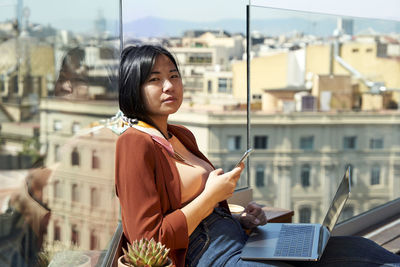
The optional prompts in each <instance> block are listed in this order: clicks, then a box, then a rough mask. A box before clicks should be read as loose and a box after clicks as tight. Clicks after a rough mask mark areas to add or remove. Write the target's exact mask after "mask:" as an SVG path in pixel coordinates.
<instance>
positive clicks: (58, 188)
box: [53, 181, 61, 198]
mask: <svg viewBox="0 0 400 267" xmlns="http://www.w3.org/2000/svg"><path fill="white" fill-rule="evenodd" d="M53 196H54V198H61V183H60V181H54V195H53Z"/></svg>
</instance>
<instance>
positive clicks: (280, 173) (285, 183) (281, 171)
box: [275, 163, 292, 209]
mask: <svg viewBox="0 0 400 267" xmlns="http://www.w3.org/2000/svg"><path fill="white" fill-rule="evenodd" d="M291 167H292V166H291V165H290V164H287V163H278V164H277V165H276V166H275V169H276V170H277V172H276V173H277V179H276V182H277V183H276V184H277V189H278V192H277V207H279V208H284V209H291V199H292V198H291V195H292V187H291V177H290V174H291Z"/></svg>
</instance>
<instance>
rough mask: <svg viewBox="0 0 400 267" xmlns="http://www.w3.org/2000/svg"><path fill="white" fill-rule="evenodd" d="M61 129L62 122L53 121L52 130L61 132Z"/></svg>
mask: <svg viewBox="0 0 400 267" xmlns="http://www.w3.org/2000/svg"><path fill="white" fill-rule="evenodd" d="M61 129H62V122H61V121H60V120H54V121H53V130H54V131H55V132H58V131H61Z"/></svg>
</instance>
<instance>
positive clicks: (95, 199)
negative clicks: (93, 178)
mask: <svg viewBox="0 0 400 267" xmlns="http://www.w3.org/2000/svg"><path fill="white" fill-rule="evenodd" d="M90 206H91V207H92V208H94V207H98V206H99V191H98V190H97V188H95V187H92V188H91V189H90Z"/></svg>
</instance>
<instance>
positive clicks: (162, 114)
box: [141, 55, 183, 121]
mask: <svg viewBox="0 0 400 267" xmlns="http://www.w3.org/2000/svg"><path fill="white" fill-rule="evenodd" d="M141 90H142V95H143V101H144V104H145V107H146V111H147V112H148V114H149V116H150V118H152V119H153V120H155V121H157V120H158V119H160V118H164V119H165V118H168V115H170V114H173V113H175V112H176V111H178V109H179V107H180V106H181V104H182V100H183V85H182V79H181V77H180V75H179V72H178V70H177V68H176V67H175V65H174V63H172V61H171V60H170V59H169V58H168V57H167V56H165V55H158V56H157V58H156V61H155V64H154V66H153V69H152V70H151V73H150V76H149V77H148V79H147V80H146V82H145V83H144V84H143V86H142V88H141Z"/></svg>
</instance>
